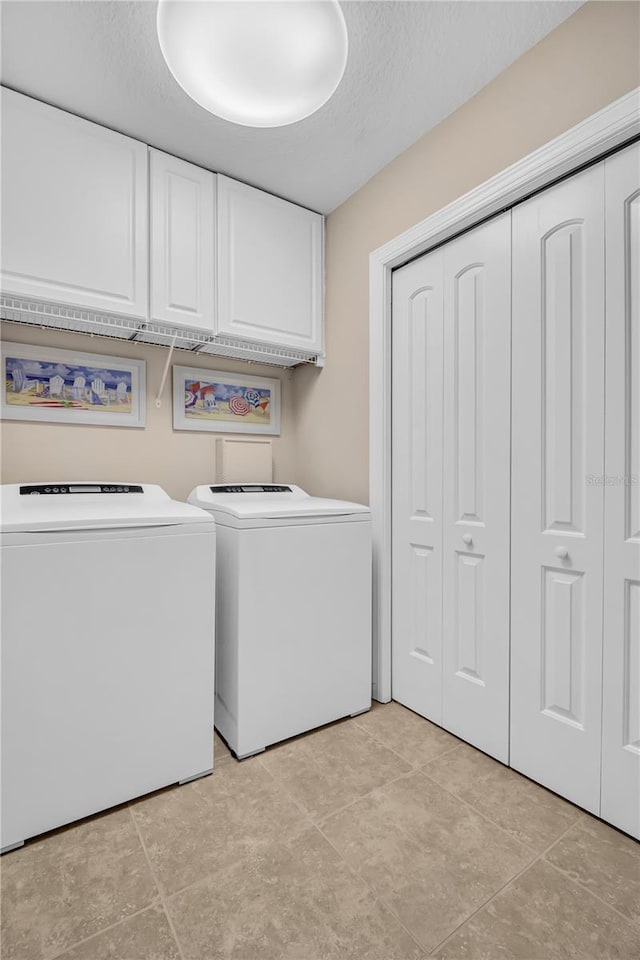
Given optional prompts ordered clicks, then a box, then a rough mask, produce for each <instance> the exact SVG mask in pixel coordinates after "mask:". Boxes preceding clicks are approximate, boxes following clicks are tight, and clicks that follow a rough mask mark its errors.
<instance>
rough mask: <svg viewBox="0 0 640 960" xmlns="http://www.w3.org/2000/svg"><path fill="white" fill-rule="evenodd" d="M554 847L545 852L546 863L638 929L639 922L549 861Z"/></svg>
mask: <svg viewBox="0 0 640 960" xmlns="http://www.w3.org/2000/svg"><path fill="white" fill-rule="evenodd" d="M574 826H575V824H574ZM562 836H563V837H564V834H563V835H562ZM561 839H562V837H559V838H558V840H561ZM557 842H558V841H556V843H557ZM554 846H555V843H554V844H552V846H551V847H549V848H548V849H547V850H545V852H544V856H543V859H544V862H545V863H548V864H549V866H550V867H553V869H554V870H556V871H557V872H558V873H560V874H561V875H562V876H563V877H566V878H567V880H571V881H572V882H573V883H575V884H576V886H578V887H580V889H581V890H584V891H585V893H588V894H589V895H590V896H592V897H595V899H596V900H598V901H599V902H600V903H602V904H604V906H605V907H608V909H609V910H613V912H614V913H615V914H617V916H619V917H621V919H623V920H626V922H627V923H628V924H629V925H630V926H631V927H633V928H634V929H637V927H638V924H639V923H640V921H638V920H633V919H632V918H631V917H628V916H627V915H626V914H624V913H622V911H621V910H618V908H617V907H614V906H613V904H611V903H607V901H606V900H603V899H602V897H600V896H598V894H597V893H596V892H595V891H594V890H591V888H590V887H587V886H586V884H584V883H581V882H580V881H579V880H578V879H576V877H574V876H572V875H571V874H570V873H569V871H568V870H563V869H562V867H559V866H558V864H557V863H553V861H552V860H547V854H548V853H550V852H551V850H552V849H553V847H554Z"/></svg>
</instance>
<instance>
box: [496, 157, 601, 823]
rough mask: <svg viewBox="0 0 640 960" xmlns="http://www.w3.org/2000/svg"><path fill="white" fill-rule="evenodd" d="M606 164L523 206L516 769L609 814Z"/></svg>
mask: <svg viewBox="0 0 640 960" xmlns="http://www.w3.org/2000/svg"><path fill="white" fill-rule="evenodd" d="M603 178H604V169H603V165H602V164H600V165H598V166H596V167H593V168H591V169H590V170H587V171H585V172H584V173H582V174H579V175H577V176H575V177H573V178H572V179H571V180H568V181H566V182H564V183H561V184H559V185H558V186H556V187H553V188H551V189H549V190H547V191H545V192H544V193H542V194H540V195H539V196H537V197H534V198H533V199H532V200H530V201H528V202H526V203H524V204H522V205H521V206H519V207H516V208H515V209H514V211H513V392H512V422H513V431H512V548H511V549H512V572H511V578H512V579H511V582H512V595H511V610H512V621H511V765H512V766H513V767H515V768H516V769H518V770H521V771H522V772H523V773H525V774H527V776H530V777H532V778H533V779H534V780H537V781H539V782H540V783H543V784H545V785H546V786H548V787H550V788H551V789H553V790H556V791H557V792H558V793H561V794H563V795H564V796H566V797H568V798H569V799H570V800H573V801H574V802H575V803H578V804H580V805H581V806H584V807H586V808H587V809H588V810H591V811H592V812H595V813H597V812H599V809H600V730H601V689H602V582H603V564H602V550H603V488H602V485H601V484H600V483H598V480H597V478H598V477H600V476H601V474H602V472H603V466H604V464H603V448H604V422H603V420H604V212H603V199H604V181H603Z"/></svg>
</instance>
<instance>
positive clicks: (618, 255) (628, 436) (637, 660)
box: [601, 145, 640, 838]
mask: <svg viewBox="0 0 640 960" xmlns="http://www.w3.org/2000/svg"><path fill="white" fill-rule="evenodd" d="M605 196H606V221H607V226H606V249H607V259H606V279H607V284H606V286H607V325H606V328H607V351H606V358H607V374H606V432H605V478H604V479H605V483H604V497H605V563H604V591H605V593H604V639H603V643H604V651H603V654H604V655H603V713H602V723H603V729H602V809H601V815H602V816H603V817H604V819H605V820H609V821H610V822H611V823H613V824H615V825H616V826H617V827H620V828H621V829H622V830H626V831H627V833H630V834H632V835H633V836H635V837H638V838H640V146H638V145H635V146H633V147H630V148H628V149H626V150H624V151H623V152H622V153H619V154H617V155H616V156H614V157H611V158H610V159H609V160H607V161H605Z"/></svg>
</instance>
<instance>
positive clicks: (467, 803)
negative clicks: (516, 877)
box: [421, 761, 581, 863]
mask: <svg viewBox="0 0 640 960" xmlns="http://www.w3.org/2000/svg"><path fill="white" fill-rule="evenodd" d="M430 762H431V761H430ZM425 766H428V764H425ZM421 772H422V773H424V775H425V777H426V778H427V779H428V780H430V781H431V783H433V784H435V785H436V787H440V789H441V790H444V792H445V793H448V794H449V796H450V797H455V799H456V800H459V801H460V803H463V804H464V805H465V807H468V808H469V810H472V811H473V813H475V814H476V816H478V817H481V818H482V819H483V820H485V821H486V822H487V823H490V824H491V826H492V827H497V829H498V830H500V832H501V833H504V834H505V836H507V837H509V839H510V840H512V841H513V842H514V843H518V844H520V846H521V847H523V848H524V849H525V850H526V851H527V852H528V853H532V854H533V855H534V860H535V859H537V857H538V856H539V854H538V851H537V850H536V849H535V847H533V846H532V845H531V844H530V843H527V842H526V841H525V840H519V839H518V838H517V837H515V836H514V835H513V834H512V833H511V832H510V831H509V830H507V828H506V827H503V826H501V824H499V823H497V822H496V821H495V820H492V819H491V817H489V816H487V814H486V813H483V811H482V810H479V809H478V808H477V807H475V806H474V805H473V804H472V803H471V802H470V801H469V800H465V798H464V797H461V796H460V795H459V794H457V793H454V792H453V790H450V789H449V788H448V787H445V786H443V785H442V784H441V783H439V782H438V781H437V780H436V779H435V778H434V777H431V776H430V775H429V774H428V773H427V771H426V770H425V769H424V767H423V768H421ZM580 817H581V813H580V815H577V816H576V819H575V820H572V822H571V823H570V825H569V826H568V827H567V830H570V829H571V828H572V827H575V825H576V823H577V822H578V821H579V820H580ZM567 830H563V831H562V833H560V834H559V835H558V836H557V837H556V838H555V840H554V841H553V843H552V844H551V846H553V845H554V844H555V843H557V842H558V840H560V839H561V838H562V837H564V835H565V833H566V832H567ZM550 849H551V847H545V848H544V851H543V853H546V851H547V850H550ZM540 855H541V854H540ZM531 862H532V863H533V862H534V861H533V860H532V861H531Z"/></svg>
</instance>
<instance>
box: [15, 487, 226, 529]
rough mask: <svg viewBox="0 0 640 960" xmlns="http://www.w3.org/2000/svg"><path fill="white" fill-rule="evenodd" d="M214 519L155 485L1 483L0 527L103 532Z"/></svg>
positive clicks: (203, 521)
mask: <svg viewBox="0 0 640 960" xmlns="http://www.w3.org/2000/svg"><path fill="white" fill-rule="evenodd" d="M182 523H211V515H210V514H207V513H205V512H204V511H202V510H198V509H197V508H196V507H193V506H190V505H189V504H186V503H180V502H178V501H176V500H172V499H171V498H170V497H169V495H168V494H167V493H165V491H164V490H163V489H162V488H161V487H158V486H156V485H155V484H146V483H145V484H134V483H101V482H96V483H93V482H87V481H81V482H77V483H75V482H59V483H54V482H51V483H29V484H27V483H23V484H4V485H3V486H1V487H0V530H1V531H2V532H3V533H9V532H11V533H22V532H24V533H36V532H41V531H47V530H100V529H108V528H119V527H157V526H175V525H176V524H182Z"/></svg>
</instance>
